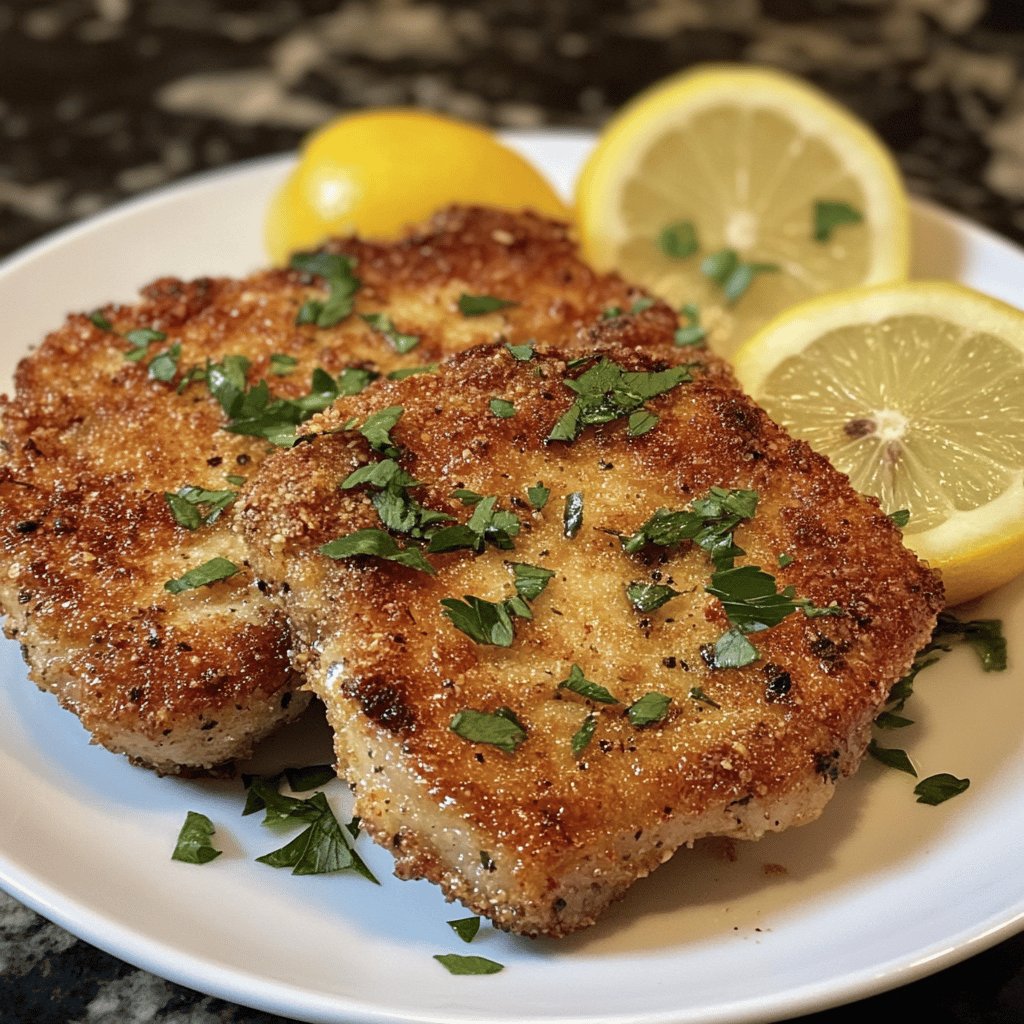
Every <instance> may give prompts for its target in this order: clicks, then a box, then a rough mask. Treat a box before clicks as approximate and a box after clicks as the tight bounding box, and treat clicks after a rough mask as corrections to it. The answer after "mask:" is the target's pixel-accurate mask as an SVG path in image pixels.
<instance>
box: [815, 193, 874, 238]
mask: <svg viewBox="0 0 1024 1024" xmlns="http://www.w3.org/2000/svg"><path fill="white" fill-rule="evenodd" d="M863 220H864V215H863V214H862V213H861V212H860V211H859V210H857V209H856V208H855V207H853V206H851V205H850V204H849V203H841V202H836V201H835V200H831V199H817V200H815V203H814V240H815V241H816V242H828V241H829V240H830V239H831V238H832V232H833V231H835V229H836V228H838V227H841V226H842V225H844V224H860V223H861V221H863Z"/></svg>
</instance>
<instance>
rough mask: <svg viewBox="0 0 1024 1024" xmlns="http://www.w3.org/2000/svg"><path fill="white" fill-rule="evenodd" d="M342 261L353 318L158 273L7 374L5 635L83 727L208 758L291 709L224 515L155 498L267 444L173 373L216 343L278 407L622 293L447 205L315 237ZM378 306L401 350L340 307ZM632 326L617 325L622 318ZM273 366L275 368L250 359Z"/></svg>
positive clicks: (562, 237)
mask: <svg viewBox="0 0 1024 1024" xmlns="http://www.w3.org/2000/svg"><path fill="white" fill-rule="evenodd" d="M329 248H330V249H331V250H332V251H335V252H338V251H344V252H346V253H348V254H350V255H352V256H354V257H355V258H356V260H357V263H358V266H357V274H358V276H359V277H360V278H361V280H362V287H361V289H360V291H359V293H358V295H357V303H356V315H353V316H350V317H349V318H348V319H347V320H345V321H344V322H343V323H342V324H340V325H339V326H338V327H335V328H331V329H317V328H315V327H313V326H296V324H295V319H296V314H297V312H298V310H299V308H300V306H301V305H302V303H303V302H304V301H305V300H306V299H307V298H310V297H316V298H323V296H324V288H323V285H322V282H321V281H320V280H319V279H315V278H310V277H308V276H306V275H302V274H299V273H296V272H293V271H288V270H281V269H278V270H268V271H264V272H261V273H257V274H254V275H252V276H251V277H248V278H244V279H241V280H228V279H201V280H197V281H192V282H183V281H179V280H177V279H174V278H163V279H161V280H159V281H156V282H154V283H153V284H152V285H150V286H149V287H147V288H146V289H145V290H144V292H143V301H142V302H141V303H140V304H139V305H137V306H133V307H121V306H109V307H106V308H105V309H104V310H103V311H102V312H103V314H104V315H105V316H106V317H107V319H108V320H109V321H110V322H111V323H112V325H113V327H114V329H115V331H116V333H113V332H110V331H106V330H102V329H101V328H99V327H97V326H96V325H95V324H94V323H92V322H91V321H90V319H89V318H88V317H86V316H84V315H74V316H71V317H69V319H68V321H67V322H66V324H65V325H64V326H63V327H61V328H60V329H59V330H57V331H55V332H54V333H53V334H51V335H50V336H49V337H48V338H46V340H45V341H44V342H43V343H42V345H41V346H40V347H39V349H38V350H37V351H35V352H34V353H33V354H32V355H30V356H28V357H27V358H26V359H24V360H23V361H22V362H21V364H20V365H19V367H18V370H17V374H16V391H15V394H14V396H13V397H12V398H11V399H9V400H6V399H0V413H2V426H0V444H2V448H3V454H2V456H0V607H2V608H3V609H4V610H5V612H6V614H7V620H6V630H7V632H8V634H9V635H11V636H15V637H17V638H18V639H19V640H20V641H21V642H22V643H23V645H24V648H25V651H26V657H27V660H28V662H29V666H30V671H31V675H32V678H33V679H34V680H35V681H36V682H37V683H38V684H39V685H40V686H43V687H45V688H46V689H48V690H51V691H52V692H53V693H55V694H56V695H57V697H58V698H59V699H60V701H61V702H62V703H63V704H64V705H65V706H66V707H68V708H70V709H71V710H72V711H74V712H75V713H76V714H78V715H79V716H80V717H81V719H82V721H83V723H84V724H85V726H86V728H88V729H89V730H90V731H91V732H92V733H93V734H94V738H95V739H96V740H98V741H99V742H101V743H103V744H104V745H105V746H107V747H109V748H110V749H112V750H115V751H122V752H125V753H127V754H128V755H129V756H130V757H132V758H133V759H135V760H137V761H140V762H142V763H145V764H148V765H151V766H153V767H156V768H158V769H159V770H161V771H165V772H173V771H177V770H179V768H181V767H182V766H184V767H187V768H211V767H214V766H216V765H218V764H220V763H221V762H224V761H229V760H232V759H234V758H237V757H242V756H245V755H246V754H247V753H248V752H249V751H250V749H251V747H252V745H253V743H254V742H255V741H256V740H257V739H259V738H260V736H262V735H264V734H266V733H267V732H269V731H270V730H271V729H273V728H274V727H275V726H276V725H278V724H279V723H280V722H281V721H284V720H287V719H288V718H289V717H291V716H293V715H294V714H296V713H297V712H298V711H299V710H300V709H301V707H302V705H303V704H304V703H305V702H306V701H307V700H308V696H307V695H306V694H304V693H298V692H296V690H295V680H294V679H293V678H292V676H291V673H290V671H289V667H288V659H287V649H288V635H287V630H286V626H285V623H284V619H283V617H282V615H281V613H280V612H279V611H277V610H276V609H274V608H273V607H272V606H270V605H269V604H267V603H266V602H264V601H262V600H261V596H260V595H259V594H258V593H257V592H256V590H255V578H254V576H253V574H252V573H251V572H250V571H249V570H248V569H247V567H246V566H245V564H244V560H245V552H244V550H243V548H242V547H241V545H240V543H239V541H238V539H237V538H236V537H235V536H234V534H233V533H232V532H231V530H230V520H231V516H232V512H231V511H230V510H229V512H228V513H226V514H225V515H223V516H222V517H221V519H220V520H219V521H218V522H217V523H215V524H213V525H211V526H207V527H203V528H201V529H199V530H197V531H194V532H190V531H188V530H186V529H184V528H182V527H180V526H178V525H176V523H175V522H174V520H173V518H172V517H171V514H170V512H169V510H168V508H167V505H166V502H165V501H164V498H163V492H164V491H175V490H177V489H178V488H179V487H181V486H183V485H186V484H191V485H196V486H201V487H205V488H209V489H214V490H216V489H223V488H230V487H232V486H233V485H232V484H230V483H228V482H227V481H226V476H227V475H228V474H239V475H241V476H245V477H248V476H250V475H251V474H252V472H253V470H254V469H255V468H256V466H257V465H258V464H259V463H260V461H261V460H262V459H263V457H264V455H265V453H266V450H267V447H268V446H267V445H266V443H265V442H263V441H262V440H259V439H256V438H251V437H242V436H239V435H236V434H233V433H229V432H227V431H226V430H224V429H223V426H224V423H225V417H224V414H223V412H222V410H221V408H220V406H219V405H218V404H217V402H216V401H215V400H214V399H213V398H212V396H211V395H210V393H209V391H208V389H207V388H206V386H205V385H204V384H203V383H201V382H200V383H191V384H189V385H188V386H187V387H186V388H185V389H184V391H183V392H182V393H181V394H178V393H177V391H176V387H175V385H176V384H177V383H178V381H179V380H180V378H181V375H182V373H183V372H184V371H185V370H187V369H188V368H190V367H193V366H202V365H204V364H205V362H206V361H207V360H211V361H214V362H216V361H218V360H221V359H223V358H224V357H225V356H228V355H244V356H245V357H247V358H248V359H249V360H250V362H251V367H250V370H249V374H248V381H249V383H250V384H253V383H255V382H256V381H258V380H260V379H267V380H268V381H269V383H270V385H271V387H272V389H273V391H274V393H275V394H278V395H281V396H285V397H296V396H298V395H301V394H303V393H305V392H306V391H307V390H308V389H309V381H310V374H311V372H312V370H313V369H314V368H315V367H318V366H319V367H323V368H324V369H326V370H327V371H328V372H329V373H331V374H335V375H336V374H338V373H339V372H340V371H341V370H342V369H343V368H345V367H347V366H361V367H365V368H369V369H373V370H376V371H379V372H381V373H387V372H390V371H391V370H394V369H398V368H402V367H411V366H417V365H421V364H423V363H428V362H432V361H434V360H436V359H437V358H439V357H441V356H443V355H445V354H447V353H449V352H453V351H459V350H461V349H463V348H467V347H469V346H471V345H473V344H478V343H481V342H489V341H494V340H495V339H497V338H499V337H504V338H506V339H507V340H508V341H510V342H513V343H518V342H525V341H526V340H528V339H530V338H532V337H537V338H552V337H558V338H564V337H566V336H572V335H574V334H577V333H578V334H580V335H581V336H584V337H585V336H586V332H587V330H588V329H589V327H590V325H591V324H593V323H594V322H595V321H597V320H598V319H599V318H600V315H601V311H602V310H604V309H605V308H607V307H609V306H613V305H617V306H620V307H622V308H628V307H629V305H630V304H631V303H632V302H633V301H634V300H635V299H636V298H637V297H638V296H640V295H641V294H642V293H640V292H639V291H637V290H635V289H633V288H630V287H629V286H627V285H626V284H625V283H623V282H622V281H621V280H620V279H618V278H617V277H614V276H609V275H596V274H594V273H593V272H592V271H591V270H589V269H588V268H587V267H586V266H584V265H583V264H582V263H581V262H580V261H579V259H578V258H577V256H576V252H575V248H574V245H573V243H572V241H571V239H570V237H569V235H568V232H567V230H566V228H565V227H564V225H560V224H555V223H553V222H550V221H547V220H543V219H541V218H538V217H535V216H532V215H529V214H523V215H512V214H508V213H504V212H500V211H492V210H485V209H479V208H476V209H470V208H453V209H450V210H448V211H444V212H443V213H441V214H439V215H438V216H437V217H436V218H435V219H434V220H433V221H432V222H431V224H429V225H427V226H426V227H425V228H424V229H423V230H421V231H419V232H417V233H415V234H413V235H412V236H410V238H408V239H406V240H404V241H402V242H398V243H392V244H375V243H372V242H367V241H360V240H347V241H338V242H335V243H332V244H331V246H330V247H329ZM463 292H467V293H470V294H493V295H497V296H499V297H502V298H506V299H510V300H513V301H515V302H516V303H517V305H515V306H511V307H508V308H507V309H505V310H502V311H501V312H497V313H492V314H488V315H486V316H480V317H474V318H467V317H464V316H462V315H461V314H460V313H459V312H458V309H457V301H458V297H459V295H460V294H462V293H463ZM370 312H385V313H387V314H388V315H389V316H391V318H392V320H393V321H394V323H395V326H396V328H397V329H398V330H400V331H403V332H406V333H412V334H416V335H417V336H419V337H420V339H421V340H420V342H419V344H418V345H417V346H416V347H415V348H414V349H413V350H412V351H410V352H409V353H408V354H404V355H401V354H398V353H397V352H395V351H394V349H393V348H392V347H391V345H390V344H389V343H388V342H387V341H386V340H385V338H384V337H383V336H382V335H381V334H380V333H377V332H375V331H373V330H372V329H371V328H370V327H369V326H368V325H367V323H365V322H364V321H363V320H362V319H361V317H360V316H359V315H358V314H359V313H370ZM642 319H643V321H644V322H645V323H646V324H647V325H648V333H649V335H650V334H651V333H652V332H653V334H654V335H656V336H658V337H660V338H662V339H666V338H668V337H670V335H671V331H672V330H673V328H674V326H675V317H674V316H673V314H672V312H671V311H670V310H669V309H668V308H667V307H666V306H664V305H663V304H660V303H659V304H656V305H655V306H653V307H652V308H651V309H649V310H647V311H646V312H645V313H643V314H642ZM143 327H149V328H154V329H158V330H160V331H162V332H164V333H165V334H166V335H167V339H166V340H165V341H162V342H159V343H156V344H154V345H153V346H152V348H151V349H150V356H152V355H155V354H156V353H157V352H159V351H161V350H163V349H166V348H167V347H169V346H170V345H172V344H180V346H181V354H180V358H179V360H178V367H179V373H178V375H177V377H176V378H175V380H174V381H173V382H171V383H170V384H167V383H162V382H160V381H156V380H151V379H149V378H148V376H147V370H146V364H147V362H148V359H149V357H150V356H147V358H146V359H144V360H140V361H135V362H133V361H128V360H126V359H125V354H126V353H127V352H129V351H130V349H131V346H130V345H129V344H128V343H127V342H126V341H125V340H124V339H123V338H122V337H121V335H123V334H124V333H126V332H128V331H129V330H132V329H135V328H143ZM634 329H635V328H634V327H633V326H632V321H631V322H630V324H624V325H623V326H622V330H623V331H625V332H628V331H630V330H634ZM275 353H279V354H283V355H287V356H290V357H292V358H293V359H294V360H295V361H296V364H295V368H294V372H293V373H291V374H290V375H288V376H282V377H278V376H275V375H274V374H273V373H272V371H271V366H270V356H271V355H272V354H275ZM214 556H222V557H226V558H229V559H231V560H232V561H234V562H235V563H236V564H237V565H239V566H240V567H241V569H242V571H241V572H240V573H239V574H238V575H237V576H235V577H234V578H233V579H232V580H230V581H228V582H225V583H219V584H216V585H215V586H213V587H208V588H203V589H202V590H195V591H190V592H187V593H183V594H180V595H171V594H168V593H166V592H165V591H164V589H163V585H164V582H165V581H166V580H168V579H170V578H172V577H177V576H179V575H181V573H182V572H183V571H185V570H186V569H188V568H190V567H192V566H195V565H198V564H200V563H202V562H203V561H205V560H206V559H208V558H211V557H214Z"/></svg>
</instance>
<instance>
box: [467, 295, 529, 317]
mask: <svg viewBox="0 0 1024 1024" xmlns="http://www.w3.org/2000/svg"><path fill="white" fill-rule="evenodd" d="M517 305H518V303H517V302H513V301H511V300H510V299H499V298H497V297H496V296H494V295H468V294H466V292H463V293H462V294H461V295H460V296H459V312H460V313H461V314H462V315H463V316H485V315H486V314H487V313H495V312H497V311H498V310H499V309H506V308H507V307H508V306H517Z"/></svg>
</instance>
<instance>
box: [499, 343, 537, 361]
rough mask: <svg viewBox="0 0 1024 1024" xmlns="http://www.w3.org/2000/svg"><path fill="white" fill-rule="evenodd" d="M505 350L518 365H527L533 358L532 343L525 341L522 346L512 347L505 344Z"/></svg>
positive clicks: (509, 344)
mask: <svg viewBox="0 0 1024 1024" xmlns="http://www.w3.org/2000/svg"><path fill="white" fill-rule="evenodd" d="M505 348H507V349H508V350H509V352H510V353H511V355H512V358H513V359H516V360H518V361H519V362H520V363H528V362H529V361H530V360H531V359H532V358H533V342H532V341H526V342H523V344H522V345H513V344H511V343H510V342H505Z"/></svg>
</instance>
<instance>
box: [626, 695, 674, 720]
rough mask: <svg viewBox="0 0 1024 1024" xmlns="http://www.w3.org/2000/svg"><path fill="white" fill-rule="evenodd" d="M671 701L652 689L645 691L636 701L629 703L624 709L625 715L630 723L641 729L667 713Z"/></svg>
mask: <svg viewBox="0 0 1024 1024" xmlns="http://www.w3.org/2000/svg"><path fill="white" fill-rule="evenodd" d="M671 703H672V698H671V697H668V696H666V695H665V694H664V693H658V692H657V691H655V690H652V691H651V692H650V693H645V694H644V695H643V696H642V697H641V698H640V699H639V700H638V701H635V702H634V703H632V704H630V706H629V707H628V708H627V709H626V716H627V717H628V718H629V721H630V724H631V725H635V726H636V727H637V728H638V729H641V728H643V727H644V726H645V725H654V724H655V723H656V722H660V721H661V720H662V719H663V718H664V717H665V715H667V714H668V706H669V704H671Z"/></svg>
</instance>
